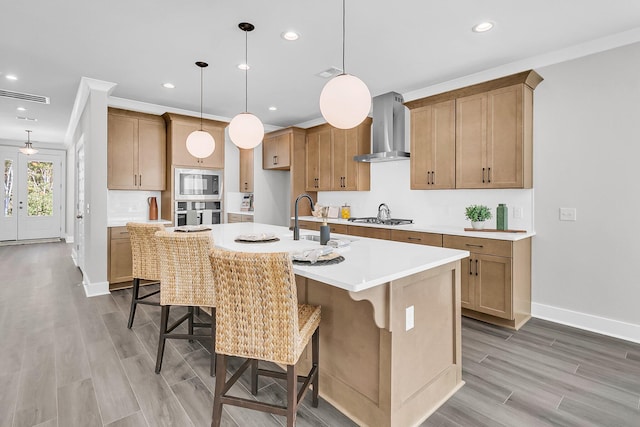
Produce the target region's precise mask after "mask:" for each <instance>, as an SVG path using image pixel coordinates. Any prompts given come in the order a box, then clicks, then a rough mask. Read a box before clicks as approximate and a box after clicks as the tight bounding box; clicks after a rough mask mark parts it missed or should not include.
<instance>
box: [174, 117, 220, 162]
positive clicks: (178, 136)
mask: <svg viewBox="0 0 640 427" xmlns="http://www.w3.org/2000/svg"><path fill="white" fill-rule="evenodd" d="M199 129H200V124H199V123H195V122H193V123H192V122H180V121H178V120H173V121H172V122H171V155H172V157H171V162H172V164H173V165H174V166H185V167H195V168H212V169H224V129H221V128H219V127H216V126H210V125H209V126H207V125H206V124H205V125H204V126H203V127H202V129H203V130H204V131H206V132H209V133H210V134H211V136H213V139H214V141H215V142H216V148H215V150H214V152H213V154H212V155H210V156H209V157H207V158H205V159H198V158H196V157H193V156H192V155H191V154H190V153H189V151H187V137H188V136H189V134H190V133H191V132H193V131H196V130H199Z"/></svg>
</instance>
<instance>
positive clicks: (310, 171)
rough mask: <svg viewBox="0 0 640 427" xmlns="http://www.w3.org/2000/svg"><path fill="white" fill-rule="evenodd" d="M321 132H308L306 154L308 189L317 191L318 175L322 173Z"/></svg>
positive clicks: (306, 186)
mask: <svg viewBox="0 0 640 427" xmlns="http://www.w3.org/2000/svg"><path fill="white" fill-rule="evenodd" d="M319 155H320V133H319V132H312V133H308V134H307V146H306V150H305V156H306V184H305V190H306V191H316V190H317V189H318V180H319V178H318V175H319V173H320V169H319V166H320V163H319V159H318V156H319Z"/></svg>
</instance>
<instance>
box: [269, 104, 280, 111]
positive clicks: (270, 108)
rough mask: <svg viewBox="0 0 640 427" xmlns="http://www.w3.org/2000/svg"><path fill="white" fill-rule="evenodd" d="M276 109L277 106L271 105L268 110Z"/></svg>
mask: <svg viewBox="0 0 640 427" xmlns="http://www.w3.org/2000/svg"><path fill="white" fill-rule="evenodd" d="M277 109H278V107H276V106H275V105H272V106H271V107H269V111H276V110H277Z"/></svg>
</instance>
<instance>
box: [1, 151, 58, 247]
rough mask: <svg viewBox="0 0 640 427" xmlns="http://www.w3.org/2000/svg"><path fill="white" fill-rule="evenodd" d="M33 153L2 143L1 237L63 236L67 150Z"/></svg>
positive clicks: (36, 237) (46, 237)
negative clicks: (27, 153)
mask: <svg viewBox="0 0 640 427" xmlns="http://www.w3.org/2000/svg"><path fill="white" fill-rule="evenodd" d="M47 151H49V152H47V153H42V152H39V153H36V154H32V155H30V156H27V155H25V154H22V153H20V152H18V149H17V148H16V147H0V160H1V161H2V165H1V166H2V169H3V172H4V173H3V183H4V193H3V199H2V212H0V225H1V226H0V241H11V240H31V239H48V238H60V237H61V236H62V219H63V214H64V210H63V206H62V201H63V195H64V181H65V178H64V177H65V175H64V159H65V156H64V153H63V152H60V153H57V152H55V151H54V150H47Z"/></svg>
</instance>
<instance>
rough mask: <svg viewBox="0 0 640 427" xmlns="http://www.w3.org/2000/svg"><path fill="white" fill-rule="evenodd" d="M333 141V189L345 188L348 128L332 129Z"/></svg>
mask: <svg viewBox="0 0 640 427" xmlns="http://www.w3.org/2000/svg"><path fill="white" fill-rule="evenodd" d="M331 143H332V144H333V147H332V148H333V173H332V179H331V189H332V190H344V189H345V186H346V182H345V181H346V177H347V145H348V142H347V130H344V129H335V128H334V129H331Z"/></svg>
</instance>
